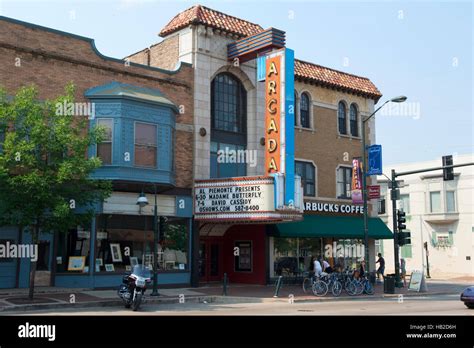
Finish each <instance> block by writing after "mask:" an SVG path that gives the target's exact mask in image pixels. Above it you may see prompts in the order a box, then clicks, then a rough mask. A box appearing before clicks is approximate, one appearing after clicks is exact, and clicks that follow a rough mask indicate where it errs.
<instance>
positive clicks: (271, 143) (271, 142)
mask: <svg viewBox="0 0 474 348" xmlns="http://www.w3.org/2000/svg"><path fill="white" fill-rule="evenodd" d="M277 147H278V143H277V142H276V140H275V139H269V140H268V152H270V153H272V152H275V151H276V149H277Z"/></svg>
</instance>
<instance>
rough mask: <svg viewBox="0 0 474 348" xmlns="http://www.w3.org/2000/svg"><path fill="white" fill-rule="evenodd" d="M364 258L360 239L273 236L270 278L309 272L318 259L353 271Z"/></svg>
mask: <svg viewBox="0 0 474 348" xmlns="http://www.w3.org/2000/svg"><path fill="white" fill-rule="evenodd" d="M364 255H365V254H364V249H363V243H362V241H361V240H359V239H334V238H279V237H275V238H274V239H273V254H272V256H273V260H272V261H273V269H274V271H273V275H271V276H273V277H276V276H280V275H282V276H294V275H300V274H301V273H302V272H305V271H312V270H313V265H312V264H313V261H314V259H320V258H324V259H325V260H326V261H327V262H329V264H330V265H331V267H333V268H334V269H339V270H344V269H346V268H349V269H356V268H358V267H359V266H360V261H361V259H362V258H363V257H364Z"/></svg>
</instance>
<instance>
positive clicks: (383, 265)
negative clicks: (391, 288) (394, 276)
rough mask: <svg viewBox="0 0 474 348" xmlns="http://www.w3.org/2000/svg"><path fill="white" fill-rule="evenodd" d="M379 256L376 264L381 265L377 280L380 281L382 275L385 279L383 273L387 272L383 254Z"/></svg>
mask: <svg viewBox="0 0 474 348" xmlns="http://www.w3.org/2000/svg"><path fill="white" fill-rule="evenodd" d="M377 256H378V257H379V259H378V260H377V262H375V263H378V264H379V268H378V269H377V279H378V280H380V275H382V279H383V272H384V271H385V259H384V258H383V257H382V254H381V253H378V255H377Z"/></svg>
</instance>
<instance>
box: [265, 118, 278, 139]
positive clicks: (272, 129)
mask: <svg viewBox="0 0 474 348" xmlns="http://www.w3.org/2000/svg"><path fill="white" fill-rule="evenodd" d="M267 132H268V134H270V133H271V132H275V133H278V128H277V125H276V122H275V119H273V118H272V119H271V120H270V125H269V126H268V130H267ZM273 140H275V139H273ZM275 141H276V140H275Z"/></svg>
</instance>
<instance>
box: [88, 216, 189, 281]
mask: <svg viewBox="0 0 474 348" xmlns="http://www.w3.org/2000/svg"><path fill="white" fill-rule="evenodd" d="M158 224H159V228H160V241H159V243H158V270H167V271H173V270H186V269H187V268H188V266H187V265H188V224H187V220H186V219H176V218H171V217H160V218H159V221H158ZM153 240H154V232H153V216H134V215H100V216H99V218H98V230H97V253H96V269H95V271H96V272H103V271H105V272H112V271H115V272H124V271H128V270H130V269H131V268H132V267H133V266H134V265H135V264H144V265H145V266H147V267H149V268H150V269H153V262H154V261H153Z"/></svg>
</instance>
